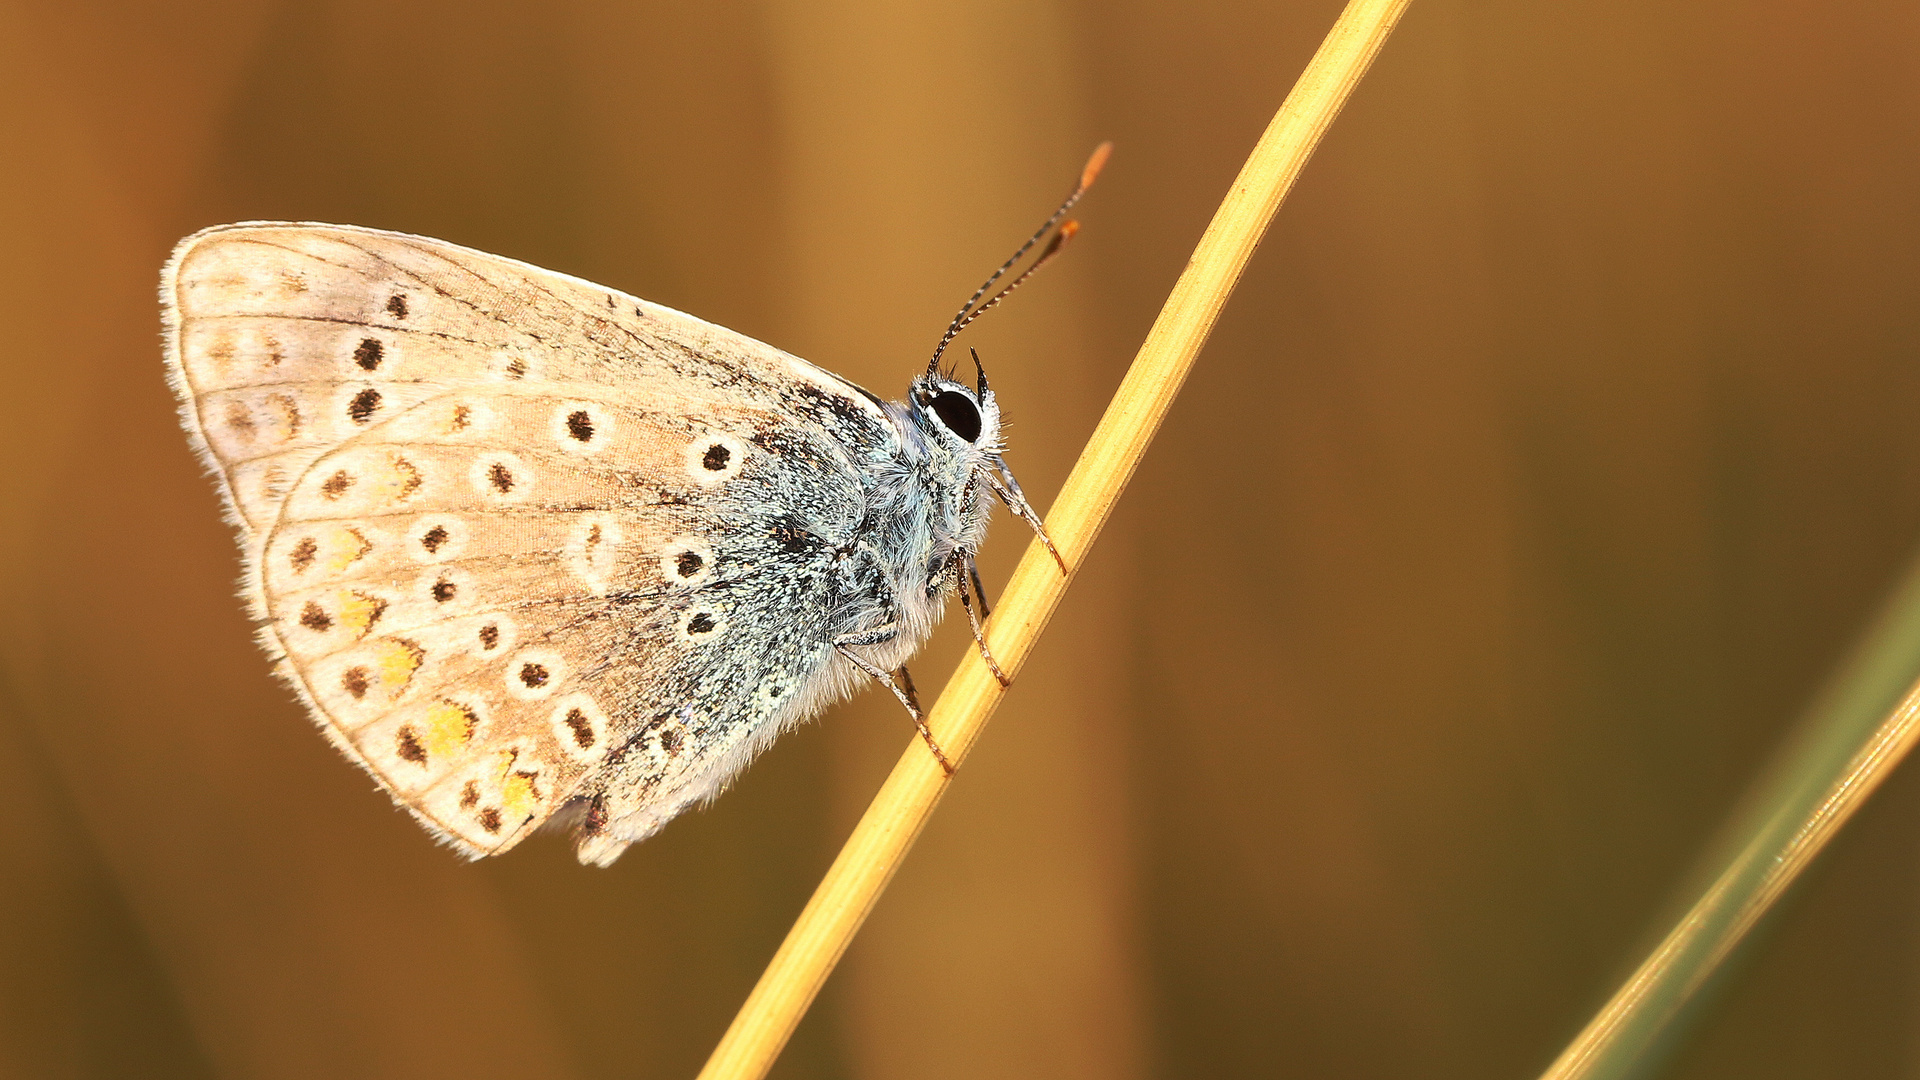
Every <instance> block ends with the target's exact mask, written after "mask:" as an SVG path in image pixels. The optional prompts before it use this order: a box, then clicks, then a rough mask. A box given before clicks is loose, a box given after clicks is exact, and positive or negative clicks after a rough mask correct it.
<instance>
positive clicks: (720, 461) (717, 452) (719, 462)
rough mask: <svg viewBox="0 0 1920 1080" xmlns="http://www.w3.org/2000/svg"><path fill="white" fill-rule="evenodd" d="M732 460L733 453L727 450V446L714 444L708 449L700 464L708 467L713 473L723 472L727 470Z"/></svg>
mask: <svg viewBox="0 0 1920 1080" xmlns="http://www.w3.org/2000/svg"><path fill="white" fill-rule="evenodd" d="M732 460H733V451H731V450H729V449H727V447H726V444H724V443H714V444H713V445H712V446H709V447H707V452H706V454H705V455H704V456H703V457H701V459H700V464H702V465H704V466H706V467H707V469H708V470H709V471H711V472H721V471H723V470H725V469H726V467H727V462H729V461H732Z"/></svg>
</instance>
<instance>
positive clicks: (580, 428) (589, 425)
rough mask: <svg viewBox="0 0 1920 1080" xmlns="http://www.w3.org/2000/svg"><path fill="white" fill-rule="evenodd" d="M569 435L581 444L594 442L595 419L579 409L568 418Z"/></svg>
mask: <svg viewBox="0 0 1920 1080" xmlns="http://www.w3.org/2000/svg"><path fill="white" fill-rule="evenodd" d="M567 434H568V435H571V436H573V437H574V438H575V439H576V440H578V441H580V442H592V441H593V417H591V416H589V415H588V414H587V410H585V409H579V410H576V411H575V412H573V413H572V414H570V415H569V416H568V417H567Z"/></svg>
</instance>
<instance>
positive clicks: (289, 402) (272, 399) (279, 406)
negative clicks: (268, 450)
mask: <svg viewBox="0 0 1920 1080" xmlns="http://www.w3.org/2000/svg"><path fill="white" fill-rule="evenodd" d="M267 403H268V404H270V405H272V406H273V408H274V412H275V413H277V414H278V415H276V416H275V417H274V419H275V420H276V421H278V423H276V424H275V427H274V431H273V436H274V438H276V439H279V440H280V441H281V442H288V441H290V440H292V438H293V437H294V436H295V435H298V434H300V405H299V403H298V402H296V401H294V400H293V398H292V396H290V395H288V394H273V395H271V396H269V397H268V398H267Z"/></svg>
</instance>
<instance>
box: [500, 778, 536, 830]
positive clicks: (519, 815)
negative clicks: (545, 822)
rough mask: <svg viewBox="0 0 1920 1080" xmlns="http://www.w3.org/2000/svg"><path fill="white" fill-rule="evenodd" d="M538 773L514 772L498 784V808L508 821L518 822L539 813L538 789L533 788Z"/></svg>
mask: <svg viewBox="0 0 1920 1080" xmlns="http://www.w3.org/2000/svg"><path fill="white" fill-rule="evenodd" d="M539 775H540V774H538V773H530V772H515V773H512V774H510V775H509V776H508V777H507V778H506V780H504V781H502V782H501V784H500V808H501V809H502V810H504V811H506V816H507V820H508V821H513V822H520V821H525V820H526V819H528V818H530V817H533V816H534V815H535V814H537V813H539V811H540V789H539V788H537V787H535V786H534V781H536V780H538V779H539Z"/></svg>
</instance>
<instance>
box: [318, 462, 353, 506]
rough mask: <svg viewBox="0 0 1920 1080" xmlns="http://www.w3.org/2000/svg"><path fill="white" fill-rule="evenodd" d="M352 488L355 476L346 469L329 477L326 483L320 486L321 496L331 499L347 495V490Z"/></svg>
mask: <svg viewBox="0 0 1920 1080" xmlns="http://www.w3.org/2000/svg"><path fill="white" fill-rule="evenodd" d="M352 486H353V474H352V473H350V472H348V471H347V470H345V469H341V470H340V471H339V472H336V473H334V474H333V475H332V476H329V477H327V479H326V481H325V482H323V483H322V484H321V485H320V494H322V495H325V496H326V497H327V498H329V499H337V498H339V497H340V496H342V495H345V494H346V493H347V489H348V488H350V487H352Z"/></svg>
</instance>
